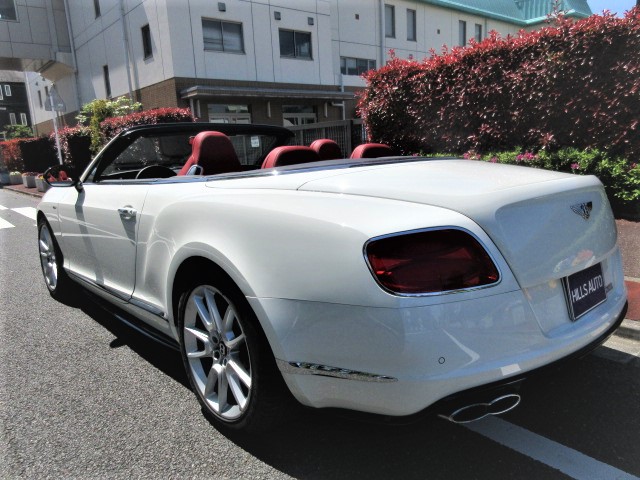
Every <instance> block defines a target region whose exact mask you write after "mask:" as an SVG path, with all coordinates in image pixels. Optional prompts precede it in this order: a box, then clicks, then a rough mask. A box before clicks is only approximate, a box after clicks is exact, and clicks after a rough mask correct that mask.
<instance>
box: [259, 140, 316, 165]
mask: <svg viewBox="0 0 640 480" xmlns="http://www.w3.org/2000/svg"><path fill="white" fill-rule="evenodd" d="M319 161H320V156H319V155H318V154H317V152H316V151H315V150H313V149H311V148H310V147H299V146H295V145H289V146H286V147H276V148H274V149H273V150H271V151H270V152H269V155H267V158H265V159H264V162H262V168H271V167H286V166H287V165H297V164H298V163H308V162H319Z"/></svg>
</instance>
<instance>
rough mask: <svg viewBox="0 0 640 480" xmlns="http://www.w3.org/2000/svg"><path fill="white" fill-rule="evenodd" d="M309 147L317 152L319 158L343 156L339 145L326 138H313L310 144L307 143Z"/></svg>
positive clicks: (331, 158) (333, 158)
mask: <svg viewBox="0 0 640 480" xmlns="http://www.w3.org/2000/svg"><path fill="white" fill-rule="evenodd" d="M309 147H310V148H312V149H313V150H315V151H316V152H317V153H318V155H319V156H320V160H336V159H338V158H344V156H343V155H342V150H341V149H340V146H339V145H338V144H337V143H336V142H334V141H333V140H330V139H328V138H321V139H319V140H315V141H313V142H312V143H311V145H309Z"/></svg>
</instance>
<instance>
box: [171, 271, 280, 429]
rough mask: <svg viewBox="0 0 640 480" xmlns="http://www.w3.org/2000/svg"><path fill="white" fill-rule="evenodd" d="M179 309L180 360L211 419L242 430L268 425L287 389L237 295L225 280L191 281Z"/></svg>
mask: <svg viewBox="0 0 640 480" xmlns="http://www.w3.org/2000/svg"><path fill="white" fill-rule="evenodd" d="M179 311H180V316H179V322H178V323H179V325H178V326H179V330H180V347H181V353H182V358H183V362H184V365H185V368H186V371H187V375H188V377H189V381H190V383H191V387H192V388H193V390H194V392H195V393H196V396H197V397H198V400H199V401H200V404H201V405H202V406H203V407H204V409H205V411H206V412H207V413H208V414H210V415H209V416H210V417H211V418H212V420H213V422H214V423H215V424H216V425H217V426H219V427H223V428H229V429H232V430H241V431H245V432H249V431H251V432H259V431H264V430H267V429H269V428H271V427H273V426H274V424H275V423H276V422H277V420H278V419H279V418H280V416H281V414H282V413H283V410H284V408H283V407H284V403H285V402H286V401H287V398H286V397H287V393H288V392H285V390H284V389H285V387H284V382H283V380H282V377H281V375H280V373H279V372H278V371H277V367H276V366H275V362H274V359H273V356H272V354H271V351H270V350H269V348H268V344H267V342H266V339H265V338H264V335H263V333H262V331H261V330H260V329H259V326H258V323H257V319H256V317H255V315H254V314H253V311H252V310H251V308H250V307H249V305H248V303H247V302H246V299H244V297H243V296H242V294H241V293H240V292H239V291H238V290H237V288H235V286H234V285H232V284H231V283H230V282H229V281H215V282H196V285H195V286H193V287H192V288H190V289H188V290H187V291H186V292H184V293H183V295H182V298H181V301H180V307H179Z"/></svg>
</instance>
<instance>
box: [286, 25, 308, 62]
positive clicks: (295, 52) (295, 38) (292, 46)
mask: <svg viewBox="0 0 640 480" xmlns="http://www.w3.org/2000/svg"><path fill="white" fill-rule="evenodd" d="M280 56H281V57H291V58H307V59H309V60H311V58H312V57H311V33H309V32H298V31H294V30H282V29H280Z"/></svg>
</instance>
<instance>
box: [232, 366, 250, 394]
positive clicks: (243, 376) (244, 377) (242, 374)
mask: <svg viewBox="0 0 640 480" xmlns="http://www.w3.org/2000/svg"><path fill="white" fill-rule="evenodd" d="M227 368H230V369H231V370H233V372H234V373H235V374H236V375H238V378H239V379H240V381H241V382H242V383H244V384H245V385H246V387H247V388H251V375H249V373H248V372H247V371H246V370H245V369H244V368H243V367H242V365H240V364H239V363H238V362H236V361H235V360H229V363H227Z"/></svg>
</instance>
